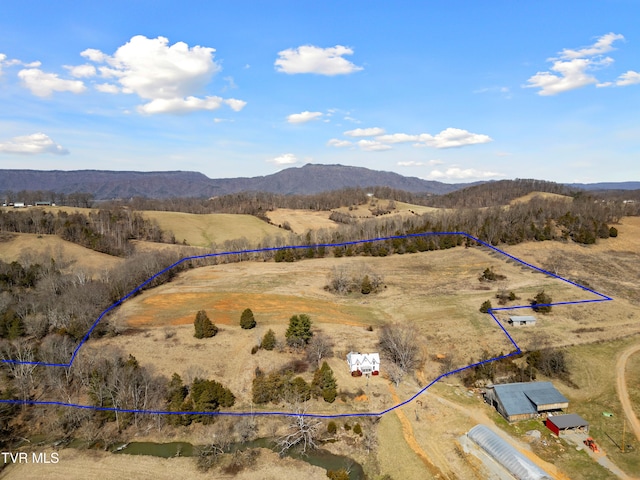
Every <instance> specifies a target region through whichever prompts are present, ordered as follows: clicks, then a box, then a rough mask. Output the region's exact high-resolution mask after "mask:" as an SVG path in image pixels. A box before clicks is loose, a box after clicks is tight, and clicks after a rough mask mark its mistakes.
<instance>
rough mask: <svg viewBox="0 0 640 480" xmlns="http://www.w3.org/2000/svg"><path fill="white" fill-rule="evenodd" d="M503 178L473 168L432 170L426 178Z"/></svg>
mask: <svg viewBox="0 0 640 480" xmlns="http://www.w3.org/2000/svg"><path fill="white" fill-rule="evenodd" d="M493 177H504V175H503V174H501V173H497V172H490V171H482V170H476V169H475V168H466V169H462V168H459V167H451V168H447V169H446V170H445V171H442V170H432V171H431V173H429V175H428V178H429V179H431V180H447V179H448V180H468V179H472V178H482V179H485V178H493Z"/></svg>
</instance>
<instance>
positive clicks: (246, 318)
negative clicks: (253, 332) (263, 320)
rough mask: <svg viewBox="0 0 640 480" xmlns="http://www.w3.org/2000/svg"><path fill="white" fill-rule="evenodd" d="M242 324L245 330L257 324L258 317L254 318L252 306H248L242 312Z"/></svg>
mask: <svg viewBox="0 0 640 480" xmlns="http://www.w3.org/2000/svg"><path fill="white" fill-rule="evenodd" d="M240 326H241V327H242V328H244V329H245V330H248V329H250V328H253V327H255V326H256V319H255V318H254V316H253V312H252V311H251V309H250V308H247V309H245V310H244V312H242V315H241V316H240Z"/></svg>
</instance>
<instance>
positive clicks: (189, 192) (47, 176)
mask: <svg viewBox="0 0 640 480" xmlns="http://www.w3.org/2000/svg"><path fill="white" fill-rule="evenodd" d="M516 182H517V180H516ZM539 182H540V183H542V184H544V183H545V182H543V181H539ZM547 183H549V184H551V182H547ZM483 185H485V187H482V186H483ZM499 186H502V185H501V183H500V182H475V183H458V184H448V183H442V182H437V181H429V180H423V179H421V178H417V177H405V176H403V175H399V174H397V173H393V172H383V171H377V170H371V169H368V168H363V167H350V166H345V165H315V164H307V165H304V166H303V167H293V168H287V169H285V170H282V171H280V172H277V173H274V174H272V175H266V176H261V177H240V178H220V179H211V178H208V177H207V176H205V175H203V174H202V173H198V172H183V171H169V172H126V171H108V170H73V171H61V170H50V171H41V170H0V192H8V191H13V192H19V191H21V190H31V191H35V190H41V191H50V192H56V193H64V194H71V193H91V194H93V195H94V198H95V199H96V200H109V199H118V198H120V199H129V198H132V197H147V198H159V199H161V198H171V197H196V198H209V197H214V196H221V195H227V194H231V193H239V192H267V193H278V194H283V195H290V194H315V193H321V192H328V191H333V190H339V189H343V188H350V187H361V188H366V187H389V188H392V189H394V190H403V191H406V192H410V193H416V194H432V195H444V194H451V193H452V192H457V191H460V190H462V189H466V191H465V193H464V194H462V196H461V198H462V197H467V198H470V200H469V201H466V200H461V199H458V198H456V199H455V200H454V199H450V200H449V202H448V203H456V204H461V205H464V204H466V203H467V202H469V203H476V202H475V201H473V198H472V197H474V196H476V195H478V194H479V193H482V192H483V191H484V189H487V188H488V189H495V188H497V187H499ZM553 186H554V187H553V188H542V189H538V190H541V191H550V192H551V193H559V194H564V193H565V192H564V191H562V189H561V188H559V185H558V184H553ZM474 187H475V188H478V189H479V190H476V189H475V188H474ZM566 187H567V188H569V189H574V190H575V189H585V190H611V189H613V190H630V189H640V182H622V183H595V184H570V185H566ZM528 191H532V190H528ZM528 191H523V192H519V193H520V195H524V194H526V193H528ZM512 198H515V197H511V198H509V199H507V200H511V199H512Z"/></svg>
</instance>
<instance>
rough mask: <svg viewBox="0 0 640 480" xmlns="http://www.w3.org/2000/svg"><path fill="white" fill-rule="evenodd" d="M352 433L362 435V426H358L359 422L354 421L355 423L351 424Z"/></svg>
mask: <svg viewBox="0 0 640 480" xmlns="http://www.w3.org/2000/svg"><path fill="white" fill-rule="evenodd" d="M353 433H355V434H356V435H360V436H362V427H361V426H360V424H359V423H356V424H355V425H354V426H353Z"/></svg>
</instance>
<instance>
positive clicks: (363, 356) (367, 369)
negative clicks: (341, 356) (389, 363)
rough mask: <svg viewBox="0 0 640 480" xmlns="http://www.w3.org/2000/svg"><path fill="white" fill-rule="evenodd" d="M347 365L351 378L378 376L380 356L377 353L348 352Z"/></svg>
mask: <svg viewBox="0 0 640 480" xmlns="http://www.w3.org/2000/svg"><path fill="white" fill-rule="evenodd" d="M347 363H348V364H349V370H350V371H351V376H352V377H359V376H361V375H362V374H365V375H378V374H379V373H380V355H379V354H377V353H358V352H349V353H348V354H347Z"/></svg>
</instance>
